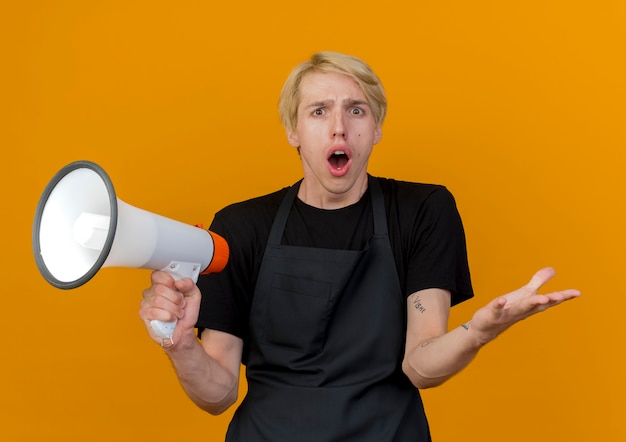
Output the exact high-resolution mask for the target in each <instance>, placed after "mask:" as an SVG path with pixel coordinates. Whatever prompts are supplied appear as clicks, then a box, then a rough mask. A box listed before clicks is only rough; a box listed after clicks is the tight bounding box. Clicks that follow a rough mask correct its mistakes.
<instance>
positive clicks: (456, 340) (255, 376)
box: [140, 52, 579, 442]
mask: <svg viewBox="0 0 626 442" xmlns="http://www.w3.org/2000/svg"><path fill="white" fill-rule="evenodd" d="M386 106H387V104H386V98H385V94H384V90H383V87H382V85H381V83H380V81H379V79H378V78H377V76H376V75H375V74H374V72H373V71H372V70H371V69H370V68H369V66H367V65H366V64H365V63H364V62H362V61H361V60H359V59H357V58H354V57H351V56H347V55H343V54H338V53H330V52H326V53H319V54H315V55H314V56H313V57H312V58H311V60H310V61H308V62H305V63H303V64H301V65H300V66H298V67H297V68H296V69H295V70H294V71H293V72H292V73H291V75H290V76H289V78H288V79H287V81H286V83H285V86H284V87H283V91H282V93H281V98H280V103H279V110H280V113H281V118H282V121H283V124H284V126H285V128H286V132H287V139H288V141H289V144H291V145H292V146H294V147H296V148H297V150H298V152H299V155H300V160H301V161H302V167H303V179H302V180H301V181H300V182H299V183H296V184H295V185H294V186H291V187H290V188H285V189H282V190H280V191H278V192H275V193H273V194H270V195H266V196H263V197H259V198H255V199H252V200H249V201H245V202H242V203H239V204H234V205H232V206H230V207H227V208H226V209H224V210H222V211H220V212H219V213H218V214H217V215H216V217H215V220H214V222H213V224H212V226H211V229H210V230H212V231H214V232H216V233H218V234H220V235H222V236H223V237H224V238H225V239H226V240H227V241H228V243H229V246H230V250H231V258H230V262H229V264H228V266H227V267H226V269H225V270H224V271H223V272H221V273H219V274H213V275H209V276H207V277H203V278H201V279H200V281H199V282H198V286H199V287H200V288H198V287H197V286H196V285H194V284H193V282H192V281H191V280H188V279H187V280H182V281H174V280H173V279H172V278H171V277H170V276H169V275H168V274H167V273H164V272H154V273H153V275H152V286H151V287H150V288H149V289H147V290H145V291H144V300H143V302H142V308H141V310H140V316H141V318H142V319H143V320H144V322H145V323H146V324H147V328H148V331H149V333H150V335H151V336H152V338H153V339H154V340H155V341H156V342H159V343H161V344H162V345H163V341H162V340H161V339H160V338H158V337H157V336H156V335H155V334H154V332H153V331H152V330H151V329H150V327H149V325H148V324H149V322H150V320H153V319H158V320H162V321H171V320H173V319H174V317H176V318H178V323H177V326H176V329H175V331H174V335H173V337H172V340H171V341H170V340H168V341H167V344H168V346H165V347H166V348H165V351H166V352H167V353H168V355H169V357H170V358H171V360H172V362H173V364H174V367H175V369H176V373H177V375H178V377H179V379H180V382H181V384H182V386H183V388H184V389H185V391H186V393H187V394H188V396H189V397H190V398H191V399H192V400H193V401H194V402H195V403H196V404H197V405H198V406H199V407H200V408H202V409H204V410H206V411H208V412H209V413H212V414H219V413H221V412H223V411H224V410H226V409H227V408H228V407H230V406H231V405H232V404H233V403H234V402H235V401H236V399H237V390H238V385H239V367H240V364H241V363H242V362H243V363H244V364H245V365H246V377H247V382H248V393H247V395H246V397H245V399H244V401H243V402H242V404H241V405H240V407H239V408H238V409H237V411H236V413H235V416H234V418H233V421H232V422H231V425H230V427H229V430H228V434H227V440H229V441H261V440H269V441H309V440H310V441H315V442H319V441H331V440H332V441H351V440H356V441H376V442H382V441H405V440H411V441H428V440H430V435H429V430H428V424H427V420H426V417H425V414H424V411H423V408H422V402H421V399H420V395H419V389H421V388H428V387H434V386H437V385H440V384H441V383H443V382H444V381H446V380H447V379H449V378H450V377H451V376H453V375H454V374H456V373H458V372H459V371H460V370H462V369H463V368H464V367H465V366H466V365H467V364H469V362H470V361H471V360H472V359H473V358H474V356H475V355H476V354H477V352H478V351H479V349H480V348H481V347H482V346H483V345H485V344H486V343H487V342H489V341H491V340H493V339H494V338H495V337H496V336H498V335H499V334H500V333H501V332H502V331H504V330H506V329H507V328H508V327H510V326H511V325H512V324H514V323H515V322H518V321H520V320H522V319H524V318H526V317H528V316H530V315H532V314H534V313H537V312H540V311H543V310H546V309H547V308H549V307H552V306H555V305H557V304H559V303H561V302H563V301H566V300H569V299H572V298H574V297H577V296H578V295H579V292H578V291H576V290H564V291H559V292H554V293H550V294H547V295H537V290H538V289H539V288H540V287H541V286H542V285H543V284H544V283H545V282H546V281H548V280H549V279H550V278H551V277H552V276H553V274H554V271H553V270H552V269H550V268H546V269H542V270H540V271H539V272H537V273H536V274H535V275H534V276H533V278H532V279H531V281H530V282H529V283H528V284H527V285H526V286H524V287H522V288H520V289H519V290H516V291H514V292H512V293H509V294H508V295H505V296H501V297H499V298H497V299H495V300H493V301H492V302H490V303H489V304H487V305H486V306H485V307H483V308H481V309H480V310H478V311H477V312H476V313H475V314H474V316H473V318H472V319H471V320H470V321H468V322H467V323H465V324H463V325H462V326H460V327H458V328H456V329H453V330H451V331H449V332H448V331H447V330H448V324H447V323H448V313H449V310H450V307H451V306H452V305H454V304H456V303H459V302H462V301H464V300H466V299H468V298H470V297H472V296H473V293H472V287H471V283H470V278H469V270H468V265H467V254H466V249H465V238H464V233H463V228H462V224H461V220H460V217H459V215H458V213H457V210H456V206H455V203H454V199H453V198H452V196H451V195H450V193H449V192H448V191H447V190H446V189H445V188H444V187H442V186H435V185H427V184H416V183H405V182H398V181H395V180H390V179H382V178H374V177H371V176H370V175H368V173H367V165H368V160H369V156H370V154H371V152H372V149H373V146H374V145H375V144H377V143H378V142H379V141H380V139H381V136H382V124H383V121H384V118H385V113H386ZM179 293H182V294H183V297H181V296H180V294H179ZM196 327H197V328H198V329H199V333H200V336H201V340H200V341H199V342H198V340H197V339H196V334H195V328H196Z"/></svg>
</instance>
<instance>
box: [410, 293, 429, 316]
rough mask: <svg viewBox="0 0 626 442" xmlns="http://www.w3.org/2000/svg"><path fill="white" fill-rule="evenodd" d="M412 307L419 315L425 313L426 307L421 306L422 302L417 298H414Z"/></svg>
mask: <svg viewBox="0 0 626 442" xmlns="http://www.w3.org/2000/svg"><path fill="white" fill-rule="evenodd" d="M413 305H414V306H415V308H416V309H417V310H418V311H419V312H420V313H424V312H425V311H426V307H424V306H423V305H422V300H421V299H420V297H419V296H416V297H415V299H414V300H413Z"/></svg>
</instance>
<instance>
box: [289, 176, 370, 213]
mask: <svg viewBox="0 0 626 442" xmlns="http://www.w3.org/2000/svg"><path fill="white" fill-rule="evenodd" d="M366 190H367V174H366V175H364V176H363V177H362V178H360V179H358V180H357V181H355V182H354V183H352V185H348V186H346V184H345V183H339V184H335V183H332V182H331V183H329V184H325V183H320V182H319V181H317V180H307V178H306V176H305V177H304V179H303V180H302V183H301V184H300V189H299V190H298V198H299V199H300V201H302V202H304V203H305V204H308V205H309V206H313V207H317V208H318V209H324V210H335V209H341V208H343V207H347V206H351V205H352V204H356V203H357V202H359V200H360V199H361V197H362V196H363V194H364V193H365V191H366Z"/></svg>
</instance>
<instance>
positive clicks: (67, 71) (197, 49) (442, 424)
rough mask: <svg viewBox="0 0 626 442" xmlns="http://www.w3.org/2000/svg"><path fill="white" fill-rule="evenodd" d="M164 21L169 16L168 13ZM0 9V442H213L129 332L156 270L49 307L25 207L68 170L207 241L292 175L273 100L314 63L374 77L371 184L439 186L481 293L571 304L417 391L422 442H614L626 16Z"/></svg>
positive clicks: (216, 429)
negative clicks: (547, 273)
mask: <svg viewBox="0 0 626 442" xmlns="http://www.w3.org/2000/svg"><path fill="white" fill-rule="evenodd" d="M174 5H175V6H174ZM1 9H2V10H1V11H0V33H2V35H0V37H2V38H1V39H0V41H1V42H2V43H0V44H1V45H2V47H1V50H2V70H1V71H2V72H1V73H0V76H1V77H2V78H0V88H1V90H0V92H1V95H0V96H1V97H2V98H1V99H2V106H0V109H1V110H0V112H1V115H0V125H1V126H2V127H1V130H0V137H1V138H0V139H1V141H0V143H1V145H2V152H3V158H4V168H3V169H4V170H3V173H2V175H1V178H0V179H1V180H2V181H1V182H0V188H1V189H2V196H3V207H4V216H3V221H2V227H3V229H2V230H3V234H2V237H1V238H2V239H1V241H2V250H3V252H4V253H3V254H2V257H1V258H0V259H1V264H2V268H3V269H4V270H5V277H4V284H3V286H4V290H3V300H2V302H1V303H0V305H1V306H2V309H1V311H2V319H3V321H4V322H3V323H4V326H2V327H1V332H0V333H2V335H1V336H0V342H1V343H2V346H1V348H2V364H0V432H1V434H2V436H1V438H2V440H6V441H30V440H41V439H49V440H64V441H85V440H90V441H109V440H115V441H168V440H197V439H203V440H220V439H221V438H222V437H223V434H224V432H225V428H226V425H227V422H228V420H229V417H230V414H231V413H230V412H229V413H227V415H225V416H222V417H217V418H215V417H211V416H209V415H207V414H204V413H203V412H201V411H200V410H198V409H196V408H195V407H194V406H193V405H192V404H191V402H190V401H189V400H188V399H187V398H186V396H185V395H184V393H183V392H182V390H181V388H180V387H179V385H178V383H177V380H176V378H175V376H174V373H173V370H172V368H171V366H170V363H169V362H168V360H167V358H166V356H165V355H163V353H162V351H161V349H160V348H158V347H157V346H155V345H154V344H153V343H152V342H151V341H150V340H149V339H148V338H147V336H146V333H145V330H144V328H143V325H142V324H141V322H140V321H139V319H138V316H137V311H138V308H139V302H140V299H141V291H142V290H143V288H144V287H145V286H147V284H148V281H149V272H148V271H147V270H136V269H104V270H102V271H101V272H100V273H98V275H97V276H96V277H95V278H94V279H93V280H92V281H91V282H90V283H88V284H87V285H85V286H83V287H80V288H78V289H75V290H71V291H61V290H57V289H55V288H53V287H52V286H50V285H48V284H47V283H46V282H45V281H44V280H43V278H42V277H41V276H40V275H39V273H38V271H37V269H36V266H35V262H34V259H33V257H32V251H31V226H32V221H33V215H34V212H35V207H36V205H37V202H38V199H39V196H40V195H41V193H42V191H43V189H44V187H45V185H46V184H47V183H48V181H49V180H50V179H51V178H52V176H53V175H54V174H55V173H56V172H57V171H58V170H59V169H60V168H61V167H62V166H64V165H65V164H67V163H70V162H72V161H75V160H79V159H87V160H91V161H94V162H96V163H98V164H100V165H101V166H102V167H104V169H105V170H106V171H107V172H108V174H109V175H110V177H111V179H112V181H113V183H114V185H115V187H116V190H117V193H118V196H119V197H120V198H121V199H123V200H124V201H126V202H128V203H130V204H133V205H136V206H138V207H141V208H144V209H146V210H150V211H152V212H156V213H159V214H162V215H165V216H167V217H170V218H174V219H178V220H180V221H184V222H188V223H197V222H203V223H204V224H205V225H208V224H209V223H210V221H211V219H212V216H213V214H214V213H215V211H217V210H218V209H219V208H221V207H222V206H224V205H226V204H229V203H231V202H234V201H238V200H241V199H244V198H248V197H252V196H256V195H259V194H263V193H267V192H270V191H273V190H275V189H277V188H279V187H282V186H285V185H288V184H291V183H292V182H294V181H295V180H296V179H298V178H299V176H300V165H299V161H298V157H297V155H296V153H295V152H294V150H293V149H292V148H290V147H289V146H288V144H287V142H286V140H285V137H284V133H283V129H282V128H281V127H280V124H279V121H278V117H277V114H276V101H277V97H278V93H279V91H280V87H281V85H282V82H283V80H284V78H285V77H286V75H287V74H288V72H289V71H290V69H291V68H292V67H293V66H294V65H295V64H296V63H298V62H300V61H302V60H303V59H305V58H307V57H308V56H309V55H310V54H311V53H313V52H315V51H318V50H338V51H343V52H348V53H351V54H354V55H357V56H360V57H362V58H364V59H365V60H367V61H368V62H369V63H370V64H371V65H372V66H373V67H374V69H375V70H376V71H377V72H378V73H379V75H380V77H381V78H382V80H383V82H384V84H385V87H386V90H387V93H388V97H389V102H390V110H389V116H388V119H387V122H386V124H385V127H384V136H383V141H382V142H381V143H380V145H378V146H377V147H376V149H375V152H374V154H373V157H372V160H371V164H370V171H371V172H372V173H373V174H376V175H381V176H391V177H395V178H398V179H406V180H413V181H424V182H436V183H443V184H445V185H447V186H448V187H449V188H450V189H451V191H452V192H453V193H454V195H455V196H456V198H457V202H458V205H459V208H460V210H461V213H462V216H463V219H464V223H465V227H466V231H467V236H468V247H469V257H470V264H471V269H472V273H473V278H474V284H475V289H476V293H477V296H476V298H475V299H474V300H472V301H469V302H467V303H464V304H462V305H461V306H459V307H457V308H455V309H454V310H453V314H452V318H451V324H452V325H454V326H456V325H458V324H460V323H461V322H462V321H465V320H467V319H469V318H470V317H471V314H472V313H473V311H474V310H476V309H477V308H478V307H480V306H481V305H483V304H484V303H486V302H487V301H488V300H490V299H492V298H493V297H494V296H496V295H499V294H502V293H505V292H507V291H509V290H511V289H513V288H516V287H518V286H521V285H522V284H524V283H525V282H526V281H527V280H528V278H530V276H531V274H532V273H533V272H534V271H535V270H537V269H538V268H540V267H543V266H545V265H551V266H554V267H555V268H556V269H557V272H558V274H557V278H556V280H555V281H554V282H551V283H550V284H549V285H548V287H547V289H558V288H566V287H576V288H579V289H581V290H582V291H583V293H584V296H583V298H581V299H579V300H576V301H574V302H571V303H568V304H565V305H563V306H561V307H559V308H558V309H555V310H551V311H549V312H547V313H544V314H543V315H542V316H541V317H536V318H533V319H531V320H528V321H525V322H523V323H521V324H519V325H517V326H516V327H515V328H514V329H512V330H510V331H508V332H507V333H506V334H505V335H503V336H501V337H500V338H499V339H498V340H496V341H495V342H494V343H492V344H491V345H489V346H488V347H487V348H485V349H484V351H482V353H481V354H480V355H479V357H478V359H477V360H476V361H474V363H473V364H472V365H471V366H470V367H469V368H467V369H466V370H465V371H464V372H463V373H461V374H460V375H459V376H457V377H455V378H453V379H452V380H451V381H449V383H447V384H446V385H444V386H442V387H440V388H437V389H433V390H428V391H425V392H424V401H425V404H426V408H427V412H428V416H429V419H430V422H431V426H432V433H433V436H434V438H435V440H437V441H443V442H445V441H458V440H470V441H479V440H480V441H494V442H495V441H498V442H500V441H509V442H513V441H526V440H533V441H553V440H580V441H582V440H598V441H600V440H601V441H618V440H626V432H625V430H624V426H623V418H624V405H623V398H624V396H625V395H626V383H625V380H624V375H625V373H626V365H625V362H624V359H625V358H624V355H623V353H624V338H625V337H626V332H625V331H624V330H626V329H625V327H624V321H623V313H624V310H625V308H626V300H625V293H624V283H623V280H624V277H623V275H624V272H625V265H624V264H626V260H625V259H624V253H625V250H626V240H625V237H626V235H625V233H624V218H623V217H624V193H625V192H626V184H625V183H626V180H625V178H624V170H623V169H624V165H625V164H626V162H625V159H626V157H625V150H626V135H625V121H626V120H625V117H626V113H625V110H624V109H625V104H624V103H625V102H626V87H625V82H624V80H625V78H626V69H625V67H626V66H625V62H624V58H625V57H624V48H625V44H626V35H625V32H624V23H625V20H626V9H625V6H624V2H623V1H622V0H614V1H610V0H598V1H595V2H587V1H565V0H556V1H545V0H542V1H539V0H530V1H526V2H497V1H487V0H478V1H474V2H468V1H461V0H452V1H437V2H434V1H415V2H398V3H397V5H396V4H395V3H394V2H382V3H381V2H380V1H379V0H362V1H359V2H354V1H351V0H346V1H340V2H337V1H321V2H314V3H310V2H309V3H307V2H304V3H303V2H294V1H293V0H289V1H286V0H281V1H274V2H265V3H263V2H251V1H250V2H247V3H246V2H243V3H242V2H205V1H188V0H181V1H178V2H163V1H145V0H141V1H119V0H115V1H107V2H105V1H95V0H92V1H61V0H59V1H54V2H49V1H38V2H37V1H22V2H4V4H3V6H2V7H1Z"/></svg>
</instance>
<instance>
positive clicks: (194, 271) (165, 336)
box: [150, 262, 201, 346]
mask: <svg viewBox="0 0 626 442" xmlns="http://www.w3.org/2000/svg"><path fill="white" fill-rule="evenodd" d="M162 270H163V271H165V272H167V273H169V274H170V275H172V276H173V277H174V279H175V280H180V279H183V278H191V279H192V280H193V282H198V276H199V275H200V270H201V268H200V264H199V263H189V262H171V263H169V264H168V265H167V266H166V267H165V268H163V269H162ZM180 295H181V296H182V293H181V294H180ZM177 322H178V321H177V320H176V319H175V320H173V321H171V322H164V321H159V320H156V319H154V320H152V321H150V327H152V330H154V332H155V333H156V334H157V336H158V337H159V338H161V339H162V340H163V345H164V346H165V343H166V342H169V345H172V344H173V343H174V342H173V341H172V336H174V329H175V328H176V323H177Z"/></svg>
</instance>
